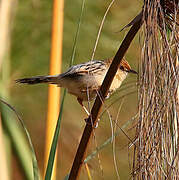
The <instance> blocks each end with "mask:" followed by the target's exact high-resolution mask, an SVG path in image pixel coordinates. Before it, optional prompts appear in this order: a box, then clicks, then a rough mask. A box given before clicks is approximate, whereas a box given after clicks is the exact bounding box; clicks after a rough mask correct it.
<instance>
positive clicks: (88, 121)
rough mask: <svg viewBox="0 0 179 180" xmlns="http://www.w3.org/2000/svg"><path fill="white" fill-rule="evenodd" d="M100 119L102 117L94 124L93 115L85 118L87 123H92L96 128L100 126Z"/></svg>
mask: <svg viewBox="0 0 179 180" xmlns="http://www.w3.org/2000/svg"><path fill="white" fill-rule="evenodd" d="M99 121H100V119H98V120H97V122H96V123H95V124H93V122H92V119H91V116H89V117H88V118H86V119H85V122H86V124H88V125H92V127H94V128H97V127H98V122H99Z"/></svg>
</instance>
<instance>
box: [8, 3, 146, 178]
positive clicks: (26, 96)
mask: <svg viewBox="0 0 179 180" xmlns="http://www.w3.org/2000/svg"><path fill="white" fill-rule="evenodd" d="M81 2H82V1H81V0H76V1H72V0H67V1H65V8H64V36H63V69H62V71H63V72H64V71H65V70H66V69H67V68H68V66H69V62H70V59H71V55H72V47H73V43H74V38H75V33H76V29H77V25H78V20H79V16H80V9H81ZM109 3H110V1H107V0H105V1H104V0H96V1H86V4H85V9H84V14H83V18H82V24H81V29H80V34H79V39H78V41H77V50H76V55H75V61H74V64H78V63H82V62H86V61H88V60H90V58H91V56H92V51H93V48H94V44H95V40H96V37H97V31H98V29H99V25H100V23H101V20H102V18H103V15H104V13H105V11H106V9H107V7H108V5H109ZM141 7H142V2H141V1H139V0H134V1H130V0H120V1H116V2H115V3H114V4H113V6H112V8H111V9H110V11H109V13H108V15H107V18H106V20H105V23H104V27H103V30H102V33H101V36H100V40H99V44H98V47H97V51H96V54H95V59H105V58H109V57H112V56H114V55H115V53H116V51H117V50H118V48H119V46H120V44H121V42H122V40H123V38H124V36H125V35H126V33H127V31H128V29H125V30H123V31H122V32H120V30H121V29H122V28H123V27H124V26H125V25H126V24H127V23H129V22H130V20H132V18H134V17H135V16H136V15H137V13H138V12H139V11H140V8H141ZM51 20H52V1H42V0H31V1H16V3H15V4H14V17H13V22H12V23H13V25H12V27H13V28H12V30H11V49H10V67H11V76H10V77H11V80H10V82H9V89H10V94H11V102H12V104H13V106H15V108H16V110H17V111H18V112H19V113H20V114H21V116H22V118H23V120H24V121H25V124H26V126H27V128H28V130H29V132H30V135H31V138H32V142H33V144H34V147H35V151H36V154H37V160H38V164H39V166H40V170H41V172H42V171H43V161H44V147H45V143H46V141H45V138H44V137H45V127H46V115H47V92H48V91H47V90H48V89H47V88H48V86H47V85H43V84H41V85H34V86H27V85H19V84H15V82H14V80H15V79H18V78H23V77H30V76H34V75H46V74H48V72H49V57H50V45H51ZM139 53H140V49H139V38H138V36H137V38H135V40H134V41H133V43H132V45H131V47H130V49H129V50H128V52H127V54H126V55H125V58H126V59H127V61H128V62H129V64H130V65H131V67H132V68H133V69H135V70H136V71H137V69H138V61H139ZM131 82H137V77H136V76H135V75H129V76H128V78H127V79H126V80H125V82H124V83H123V86H122V87H121V89H124V90H123V91H122V92H120V90H119V91H117V92H116V93H115V94H114V95H113V96H112V97H111V98H110V99H108V100H107V101H106V105H109V104H110V103H112V102H114V101H115V100H117V98H119V97H120V96H122V95H125V94H127V93H129V92H132V91H135V93H133V94H132V95H127V96H126V97H125V98H122V99H119V100H117V102H116V103H115V104H114V105H112V107H111V108H109V109H108V110H109V112H110V115H111V117H112V119H116V117H117V113H118V111H119V109H120V106H122V107H121V110H120V112H119V115H118V118H117V119H118V122H117V124H118V126H117V128H116V130H117V131H118V132H119V135H118V136H117V137H116V141H115V153H116V160H117V164H118V171H119V175H120V178H121V179H122V180H124V179H129V178H130V174H131V169H130V168H131V167H130V165H131V164H130V163H131V158H132V156H133V153H132V150H133V148H132V147H131V148H129V144H130V140H129V139H128V138H127V137H126V135H124V133H122V132H121V131H120V129H119V127H121V126H122V125H124V124H125V123H126V122H127V121H128V120H130V119H131V118H132V117H133V116H135V115H136V112H137V90H136V85H135V84H131ZM127 83H128V85H127ZM129 85H131V86H130V87H127V86H129ZM126 87H127V88H126ZM61 92H63V91H61ZM121 103H122V105H121ZM85 105H87V104H85ZM91 105H92V104H91ZM86 117H87V115H86V114H85V112H84V111H83V109H82V108H81V107H80V105H79V104H78V103H77V101H76V98H75V97H74V96H72V95H69V94H68V95H67V96H66V99H65V106H64V113H63V119H62V125H61V132H60V138H59V146H58V149H59V154H58V170H57V179H63V178H64V177H65V175H67V174H68V172H69V170H70V168H71V165H72V162H73V159H74V155H75V153H76V149H77V147H78V143H79V140H80V137H81V134H82V132H83V129H84V126H85V122H84V119H85V118H86ZM100 120H101V121H100V123H99V126H98V128H97V129H96V130H95V138H92V141H91V145H90V149H89V153H90V152H92V151H94V150H95V148H96V143H95V141H96V142H97V145H98V146H100V145H101V144H103V142H104V141H105V140H106V139H108V138H110V137H111V134H112V132H111V125H110V121H109V116H108V114H107V113H104V115H103V116H102V117H101V118H100ZM114 125H115V123H113V126H114ZM134 125H135V123H131V124H130V125H127V126H126V128H125V132H126V134H127V135H128V136H129V137H130V138H131V139H133V138H134ZM112 147H113V144H109V145H107V146H106V147H105V148H103V150H101V151H100V152H99V155H97V156H95V157H94V158H93V159H92V160H90V161H89V162H88V163H89V167H90V171H91V174H92V176H93V179H105V180H107V179H117V175H116V171H115V166H114V152H113V148H112ZM12 171H13V173H12V174H13V175H12V179H18V180H19V179H23V176H22V173H21V169H20V167H19V166H18V163H17V162H16V158H15V157H14V168H13V170H12ZM80 179H87V175H86V171H85V169H84V168H83V169H82V173H81V176H80Z"/></svg>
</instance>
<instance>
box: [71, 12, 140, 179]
mask: <svg viewBox="0 0 179 180" xmlns="http://www.w3.org/2000/svg"><path fill="white" fill-rule="evenodd" d="M137 17H138V16H137ZM142 20H143V18H142V13H140V17H138V18H135V21H133V22H134V23H133V24H132V27H131V29H130V30H129V32H128V33H127V35H126V37H125V39H124V40H123V42H122V44H121V46H120V47H119V49H118V51H117V53H116V55H115V57H114V59H113V62H112V64H111V66H110V68H109V70H108V72H107V74H106V77H105V79H104V81H103V83H102V86H101V88H100V91H99V92H100V97H99V96H97V98H96V100H95V102H94V105H93V107H92V110H91V115H90V116H89V117H88V120H87V121H88V122H89V123H87V124H86V127H85V129H84V132H83V135H82V138H81V141H80V144H79V146H78V150H77V153H76V156H75V159H74V162H73V165H72V168H71V171H70V175H69V180H74V179H77V178H78V177H79V174H80V170H81V166H82V164H83V161H84V158H85V153H86V151H87V148H88V145H89V141H90V138H91V135H92V132H93V128H94V127H95V125H96V123H97V119H98V116H99V113H100V110H101V108H102V105H103V101H102V100H104V98H103V99H102V100H101V97H106V95H107V92H108V90H109V87H110V85H111V83H112V81H113V78H114V76H115V74H116V72H117V69H118V67H119V64H120V62H121V60H122V58H123V57H124V55H125V53H126V51H127V50H128V48H129V46H130V44H131V42H132V40H133V39H134V37H135V35H136V34H137V32H138V31H139V29H140V27H141V25H142Z"/></svg>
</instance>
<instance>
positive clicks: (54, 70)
mask: <svg viewBox="0 0 179 180" xmlns="http://www.w3.org/2000/svg"><path fill="white" fill-rule="evenodd" d="M63 10H64V1H63V0H54V1H53V17H52V18H53V19H52V40H51V57H50V74H51V75H54V74H59V73H60V72H61V66H62V65H61V64H62V39H63V16H64V12H63ZM59 102H60V88H58V87H56V86H53V85H49V93H48V112H47V122H46V144H45V163H44V176H45V172H46V168H47V163H48V158H49V154H50V148H51V144H52V140H53V135H54V132H55V128H56V124H57V119H58V114H59V105H60V104H59ZM56 158H57V151H56ZM56 164H57V162H56V160H55V164H54V168H53V169H54V170H53V175H52V179H53V180H55V179H56Z"/></svg>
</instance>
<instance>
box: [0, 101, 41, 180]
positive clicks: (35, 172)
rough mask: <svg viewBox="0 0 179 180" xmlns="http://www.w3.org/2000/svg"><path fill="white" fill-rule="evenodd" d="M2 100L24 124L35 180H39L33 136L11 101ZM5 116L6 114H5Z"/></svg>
mask: <svg viewBox="0 0 179 180" xmlns="http://www.w3.org/2000/svg"><path fill="white" fill-rule="evenodd" d="M0 102H1V103H3V104H5V105H6V106H7V107H9V108H10V109H11V110H12V111H13V112H14V113H15V115H16V116H17V119H18V120H19V122H20V124H21V125H22V127H23V130H24V132H25V134H26V137H27V139H28V143H29V146H30V150H31V155H32V166H33V175H34V178H33V179H34V180H39V179H40V175H39V169H38V164H37V159H36V155H35V151H34V147H33V144H32V141H31V138H30V135H29V132H28V130H27V128H26V126H25V124H24V122H23V120H22V119H21V117H20V116H19V114H18V113H17V111H16V110H15V108H14V107H12V106H11V105H10V104H9V103H7V102H6V101H4V100H2V99H0ZM1 109H3V111H2V112H6V110H5V109H4V108H3V107H2V106H1ZM2 116H3V113H2ZM3 117H4V116H3ZM27 171H29V170H27ZM28 177H29V179H31V178H30V175H28Z"/></svg>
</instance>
